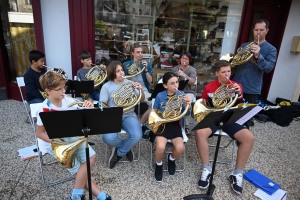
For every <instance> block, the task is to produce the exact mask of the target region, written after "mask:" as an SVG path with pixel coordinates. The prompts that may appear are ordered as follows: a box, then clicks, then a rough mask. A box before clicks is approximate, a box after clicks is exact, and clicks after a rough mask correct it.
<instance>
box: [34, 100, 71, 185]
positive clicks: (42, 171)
mask: <svg viewBox="0 0 300 200" xmlns="http://www.w3.org/2000/svg"><path fill="white" fill-rule="evenodd" d="M41 105H42V103H34V104H30V110H31V121H32V122H33V130H34V136H35V141H36V146H37V151H38V157H39V162H40V170H41V175H42V181H43V185H44V186H46V187H49V186H53V185H57V184H60V183H64V182H66V181H70V180H73V179H74V178H75V177H74V176H71V177H68V178H64V179H60V180H58V181H55V182H52V183H47V182H46V180H45V176H44V170H43V165H51V164H54V163H57V161H53V162H49V163H44V162H43V155H44V154H45V153H47V151H46V149H44V148H40V146H39V142H40V143H41V141H42V140H41V139H39V138H37V137H36V133H35V131H36V129H35V125H36V124H35V122H34V121H35V120H34V118H36V116H37V113H38V110H39V108H40V107H41Z"/></svg>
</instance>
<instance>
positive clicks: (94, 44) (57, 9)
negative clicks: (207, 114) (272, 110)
mask: <svg viewBox="0 0 300 200" xmlns="http://www.w3.org/2000/svg"><path fill="white" fill-rule="evenodd" d="M7 1H8V0H7ZM8 2H9V3H10V4H9V5H10V8H11V9H14V4H13V2H15V3H18V2H23V1H12V0H9V1H8ZM24 2H25V4H26V3H27V4H28V5H31V4H32V7H33V18H34V20H33V21H34V24H32V23H24V24H26V30H27V31H26V33H27V35H26V36H22V38H27V39H15V35H13V34H17V33H16V32H13V31H10V38H11V39H10V40H11V41H10V44H11V45H12V46H13V45H15V46H17V45H16V44H20V45H21V48H19V49H21V50H22V52H18V51H16V50H12V48H11V50H10V52H5V49H3V47H1V51H2V53H1V55H0V56H6V57H7V58H6V61H5V62H9V67H8V65H7V64H6V65H4V64H2V65H3V66H1V63H0V70H1V74H4V75H5V76H3V75H1V80H0V88H1V87H2V88H5V89H6V91H7V95H8V98H13V99H16V98H17V96H18V92H16V91H15V88H16V87H15V85H16V84H15V83H13V82H14V81H15V77H16V76H22V75H23V73H24V70H25V69H26V68H27V67H29V65H28V63H26V62H25V61H26V59H24V58H26V55H27V54H28V53H27V47H30V48H31V49H34V48H37V49H38V50H41V51H44V52H45V54H46V63H47V65H48V66H50V67H57V66H58V65H59V67H61V68H63V69H64V70H65V71H66V72H67V74H68V76H69V77H70V78H71V77H73V76H74V75H75V74H76V72H77V70H78V69H80V67H81V62H80V60H79V58H78V55H79V53H80V52H81V51H82V50H88V51H90V52H91V54H92V55H94V56H93V61H94V62H95V63H100V62H109V61H111V60H120V61H124V60H126V59H129V58H130V45H131V44H132V43H133V42H139V43H140V44H141V45H142V46H143V51H144V59H147V60H149V61H151V62H152V65H153V68H154V74H153V80H154V81H156V80H157V78H158V77H159V76H160V75H161V74H162V73H164V72H165V71H167V70H170V68H171V67H172V65H174V64H176V59H177V57H178V55H180V54H181V53H182V52H184V51H188V52H190V53H191V55H192V57H193V66H194V67H195V68H196V69H197V72H198V86H199V87H198V88H199V91H198V92H200V90H201V88H202V87H203V86H204V85H205V84H206V83H207V82H209V81H211V80H212V79H213V78H214V73H213V71H212V70H211V68H212V66H213V64H214V63H215V62H216V61H217V60H218V59H219V58H220V55H224V54H225V53H234V52H236V49H237V48H238V47H239V46H240V45H241V44H242V43H244V42H247V41H251V40H253V36H252V23H253V21H254V20H255V19H258V18H262V17H263V18H266V19H268V20H269V21H270V31H269V33H268V35H267V40H268V42H270V43H271V44H273V45H274V46H275V47H276V48H277V49H278V52H280V51H281V50H280V47H281V45H282V41H283V40H284V39H285V38H284V37H285V35H284V34H286V33H290V30H286V29H285V26H286V24H289V22H292V21H295V18H297V17H298V18H299V14H298V13H291V12H290V8H291V9H292V8H293V6H295V7H296V8H297V6H298V8H300V5H299V3H298V2H297V1H295V0H293V1H292V0H290V1H282V0H277V1H275V2H274V1H270V0H265V1H258V0H234V1H229V0H218V1H213V0H172V1H171V0H109V1H108V0H86V1H72V0H62V1H59V0H51V1H41V0H32V2H31V1H25V0H24ZM2 4H3V3H2ZM27 4H26V5H27ZM291 4H292V7H291ZM17 5H18V4H17ZM5 11H6V10H5V9H3V7H2V5H1V21H2V22H3V21H5ZM6 14H7V11H6ZM287 20H288V21H287ZM3 24H5V23H2V27H1V29H2V30H5V29H7V27H5V26H3ZM12 24H13V23H9V26H10V27H12ZM24 24H22V25H24ZM29 24H31V26H29ZM14 25H15V26H19V24H18V23H15V24H14ZM28 27H29V28H28ZM30 27H31V28H30ZM33 27H34V28H35V29H34V31H32V30H33ZM10 29H11V28H10ZM18 29H19V28H18ZM34 33H35V41H36V42H35V43H34V42H33V41H34V39H33V38H32V37H34ZM293 34H298V35H300V33H295V32H294V33H293ZM27 36H29V38H28V37H27ZM3 37H4V40H3V41H2V42H4V41H6V40H5V34H3ZM12 38H14V39H12ZM22 41H23V43H22ZM22 45H23V46H22ZM1 46H2V45H1ZM30 48H29V49H30ZM15 49H18V48H15ZM6 51H7V50H6ZM284 51H289V50H288V49H285V50H284ZM19 54H21V56H20V55H19ZM9 55H12V56H11V57H12V58H10V56H9ZM24 55H25V57H24ZM279 55H280V54H279ZM22 56H23V57H24V58H23V57H22ZM298 57H299V56H298ZM298 57H296V58H295V59H296V60H298V59H299V58H298ZM16 58H18V59H16ZM20 58H21V59H20ZM281 59H283V60H284V59H285V58H284V57H283V58H281ZM4 60H5V59H3V61H2V62H4ZM278 62H282V61H281V60H279V59H278V60H277V63H278ZM11 63H12V64H11ZM277 69H281V66H278V65H276V69H275V70H274V71H276V70H277ZM274 71H272V72H271V73H269V74H266V75H265V77H264V88H263V96H264V97H267V96H268V94H269V90H270V91H272V90H273V89H272V88H271V89H270V86H271V83H272V85H273V84H274V83H273V81H274V80H272V78H273V73H274ZM2 72H3V73H2ZM295 73H296V74H297V73H298V74H299V70H298V71H297V69H295V71H294V74H295ZM293 79H294V80H293V83H292V84H293V85H294V86H295V85H296V84H297V80H298V76H297V77H293ZM294 88H295V87H294ZM293 93H294V92H292V96H293ZM269 95H271V96H272V95H273V96H274V95H276V92H275V93H274V94H269ZM286 95H287V96H291V94H290V93H287V94H286ZM273 96H272V98H273ZM287 98H289V97H287Z"/></svg>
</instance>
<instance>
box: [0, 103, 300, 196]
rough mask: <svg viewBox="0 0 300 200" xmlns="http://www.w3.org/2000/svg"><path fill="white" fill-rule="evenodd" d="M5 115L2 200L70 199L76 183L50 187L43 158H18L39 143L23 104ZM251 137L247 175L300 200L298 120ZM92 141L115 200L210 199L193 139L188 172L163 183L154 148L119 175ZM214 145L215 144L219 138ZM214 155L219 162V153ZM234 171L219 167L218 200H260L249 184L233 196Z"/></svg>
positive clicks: (226, 153)
mask: <svg viewBox="0 0 300 200" xmlns="http://www.w3.org/2000/svg"><path fill="white" fill-rule="evenodd" d="M0 112H1V116H0V136H1V137H0V177H1V182H0V199H4V200H6V199H30V200H31V199H68V197H69V196H70V194H71V191H72V187H73V184H74V181H69V182H66V183H63V184H59V185H56V186H52V187H44V186H43V185H42V181H41V173H40V170H39V160H38V158H33V159H30V160H27V161H23V160H21V159H20V158H19V157H18V153H17V150H18V149H20V148H23V147H26V146H30V145H33V144H34V143H35V142H34V133H33V129H32V127H31V125H30V124H27V123H26V122H25V120H26V116H25V112H24V108H23V104H22V103H21V102H18V101H14V100H2V101H0ZM251 131H252V132H253V133H254V135H255V145H254V148H253V151H252V153H251V156H250V159H249V161H248V163H247V165H246V169H245V170H246V171H248V170H250V169H256V170H258V171H259V172H261V173H263V174H264V175H266V176H268V177H269V178H271V179H273V180H274V181H276V182H277V183H279V184H280V185H281V186H282V188H283V189H284V190H287V191H288V199H293V200H294V199H300V187H299V185H298V184H299V181H298V180H299V178H300V175H299V174H300V165H299V164H300V154H299V147H300V137H299V133H300V123H299V121H295V120H294V121H293V122H292V123H291V125H290V126H288V127H280V126H277V125H276V124H274V123H272V122H268V123H265V124H261V123H258V122H256V123H255V126H254V127H252V128H251ZM224 140H225V139H224ZM90 141H91V142H94V143H95V144H96V145H95V146H93V148H94V149H95V151H96V152H97V162H96V163H95V166H94V168H93V171H92V178H93V179H94V180H95V181H96V183H97V184H98V185H99V186H100V187H101V188H102V189H103V190H105V191H106V192H108V193H109V194H111V196H112V197H113V199H114V200H116V199H117V200H125V199H126V200H131V199H134V200H137V199H163V200H165V199H170V200H174V199H178V200H179V199H182V197H184V196H186V195H189V194H198V193H205V191H201V190H200V189H199V188H198V187H197V182H198V179H199V177H200V169H201V162H200V159H199V156H198V153H197V151H196V145H195V137H194V136H193V135H192V136H190V140H189V141H188V143H187V148H186V153H187V167H186V170H185V171H184V172H182V173H176V174H175V175H174V176H169V175H167V173H164V180H163V182H162V183H157V182H156V181H155V180H154V177H153V173H154V172H153V171H152V170H151V169H150V167H149V159H150V156H149V155H150V154H149V151H150V146H149V145H150V143H149V142H147V141H141V158H140V160H139V161H138V162H134V163H118V164H117V165H116V167H115V168H114V169H109V168H108V166H107V163H105V162H104V152H105V145H104V143H103V142H102V141H101V137H100V136H93V138H92V139H91V140H90ZM210 141H211V142H214V141H216V138H212V139H210ZM110 153H111V151H109V154H110ZM210 155H211V157H213V155H214V151H213V149H211V152H210ZM230 155H231V153H230V148H227V149H226V150H222V151H221V152H220V154H219V158H221V159H222V158H223V159H229V158H230ZM235 155H236V152H235ZM45 159H46V161H47V160H51V159H52V158H51V157H50V156H45ZM180 162H181V159H180V160H178V161H177V165H178V167H180V166H181V164H180ZM233 168H234V165H217V169H216V174H215V178H214V183H215V185H216V187H217V188H216V190H215V193H214V199H216V200H218V199H222V200H223V199H257V198H256V197H255V196H254V195H253V193H254V192H255V191H256V188H255V187H254V186H253V185H251V184H249V183H248V182H247V181H245V180H244V182H243V185H244V193H243V195H242V196H237V195H236V194H234V193H233V192H232V191H231V189H230V186H229V182H228V181H227V176H228V174H229V173H230V172H231V171H232V169H233ZM45 169H46V172H45V174H46V178H47V180H48V181H51V180H56V179H58V178H60V177H66V176H69V174H68V173H67V171H66V170H65V169H64V168H63V167H61V166H60V165H59V164H55V165H51V166H47V167H45Z"/></svg>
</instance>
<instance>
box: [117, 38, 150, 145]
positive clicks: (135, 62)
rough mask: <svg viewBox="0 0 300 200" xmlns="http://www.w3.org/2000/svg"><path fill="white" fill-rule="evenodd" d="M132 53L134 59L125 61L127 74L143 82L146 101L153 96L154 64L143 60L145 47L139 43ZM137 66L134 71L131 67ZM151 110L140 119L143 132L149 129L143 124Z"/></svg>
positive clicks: (132, 48)
mask: <svg viewBox="0 0 300 200" xmlns="http://www.w3.org/2000/svg"><path fill="white" fill-rule="evenodd" d="M131 54H132V56H133V59H132V60H130V61H127V62H124V63H123V65H124V68H125V73H126V76H132V78H130V80H132V81H133V82H138V83H140V84H141V86H142V88H143V91H144V94H145V101H147V100H148V98H149V97H151V94H150V87H149V84H152V65H151V63H150V62H148V61H146V60H143V48H142V46H141V45H139V44H138V43H135V44H134V45H133V46H132V47H131ZM135 67H137V70H136V71H132V70H131V68H135ZM142 69H144V70H143V71H142V72H141V73H140V74H138V75H137V76H135V75H134V74H137V73H139V71H141V70H142ZM147 103H148V105H149V106H150V105H151V103H150V102H147ZM150 111H151V108H149V109H148V110H147V111H146V112H145V113H144V114H143V116H142V117H141V119H140V124H141V126H142V128H143V132H144V131H146V130H147V129H146V126H143V124H144V123H145V122H146V121H147V119H148V116H149V113H150ZM146 137H147V136H143V138H144V139H146Z"/></svg>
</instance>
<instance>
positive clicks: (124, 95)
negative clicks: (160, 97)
mask: <svg viewBox="0 0 300 200" xmlns="http://www.w3.org/2000/svg"><path fill="white" fill-rule="evenodd" d="M132 84H133V82H132V81H128V82H126V83H123V84H121V85H120V86H119V87H118V89H116V90H115V91H114V92H113V93H112V99H113V101H114V103H115V104H116V105H117V106H119V107H123V112H127V111H128V110H131V109H132V108H134V107H135V106H136V105H137V104H138V103H139V102H140V100H141V98H142V90H141V89H139V95H138V96H137V95H136V94H135V87H133V85H132Z"/></svg>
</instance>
